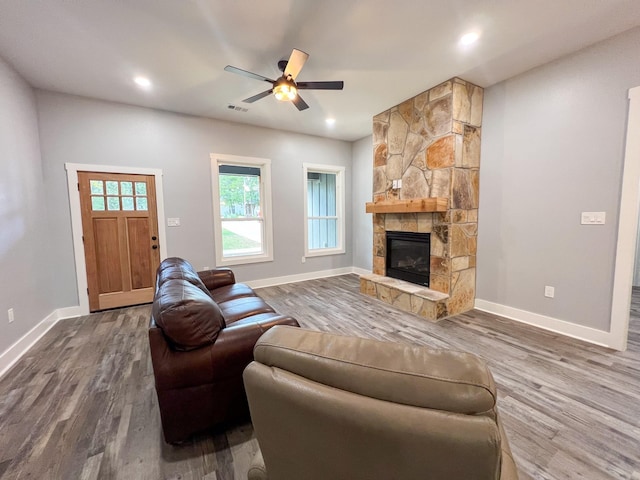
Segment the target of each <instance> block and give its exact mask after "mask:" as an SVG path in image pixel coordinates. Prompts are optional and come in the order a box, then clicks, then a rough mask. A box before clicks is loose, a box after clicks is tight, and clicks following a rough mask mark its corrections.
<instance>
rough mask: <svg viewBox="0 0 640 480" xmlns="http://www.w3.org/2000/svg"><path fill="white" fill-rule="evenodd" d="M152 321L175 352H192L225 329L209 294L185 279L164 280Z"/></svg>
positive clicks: (211, 340)
mask: <svg viewBox="0 0 640 480" xmlns="http://www.w3.org/2000/svg"><path fill="white" fill-rule="evenodd" d="M152 315H153V319H154V320H155V322H156V324H157V325H158V327H160V328H161V329H162V332H163V333H164V335H165V336H166V337H167V339H168V340H169V342H170V343H171V345H172V346H173V347H174V348H175V349H176V350H184V351H187V350H194V349H196V348H199V347H202V346H204V345H208V344H212V343H213V342H215V341H216V338H217V337H218V333H219V332H220V330H221V329H223V328H224V327H225V322H224V318H223V316H222V312H221V311H220V308H219V307H218V305H217V304H216V303H215V302H214V301H213V299H212V298H211V296H210V295H208V294H207V293H205V292H203V291H202V289H200V288H199V287H197V286H195V285H193V284H192V283H191V282H190V281H188V280H185V279H167V280H165V281H164V282H163V283H162V285H161V286H160V288H159V289H158V291H157V292H156V298H155V300H154V302H153V308H152Z"/></svg>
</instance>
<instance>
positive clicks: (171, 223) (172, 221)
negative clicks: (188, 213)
mask: <svg viewBox="0 0 640 480" xmlns="http://www.w3.org/2000/svg"><path fill="white" fill-rule="evenodd" d="M167 226H168V227H179V226H180V219H179V218H167Z"/></svg>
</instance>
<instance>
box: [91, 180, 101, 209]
mask: <svg viewBox="0 0 640 480" xmlns="http://www.w3.org/2000/svg"><path fill="white" fill-rule="evenodd" d="M89 185H90V186H91V195H104V184H103V183H102V180H91V181H89ZM103 210H104V209H103Z"/></svg>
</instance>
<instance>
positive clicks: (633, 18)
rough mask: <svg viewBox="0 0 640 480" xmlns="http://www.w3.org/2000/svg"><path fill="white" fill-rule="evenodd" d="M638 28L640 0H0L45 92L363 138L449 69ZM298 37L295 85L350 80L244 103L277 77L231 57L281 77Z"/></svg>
mask: <svg viewBox="0 0 640 480" xmlns="http://www.w3.org/2000/svg"><path fill="white" fill-rule="evenodd" d="M637 25H640V1H639V0H535V1H532V0H395V1H391V0H360V1H357V2H356V1H350V0H340V1H338V0H269V1H264V0H127V1H124V0H118V1H117V0H2V1H0V57H2V58H4V59H5V60H6V61H8V62H9V63H10V64H11V65H12V66H13V67H14V68H15V69H16V70H17V71H18V72H19V73H20V74H21V75H22V76H23V77H24V78H25V79H26V80H27V81H28V82H29V83H30V84H31V85H33V86H34V87H37V88H42V89H46V90H52V91H56V92H65V93H71V94H76V95H83V96H87V97H94V98H99V99H104V100H110V101H116V102H123V103H128V104H132V105H141V106H146V107H153V108H159V109H164V110H170V111H174V112H181V113H186V114H193V115H199V116H205V117H211V118H218V119H223V120H228V121H234V122H241V123H247V124H253V125H261V126H265V127H272V128H278V129H284V130H290V131H295V132H302V133H308V134H313V135H320V136H325V137H332V138H337V139H343V140H356V139H359V138H362V137H364V136H366V135H369V134H370V133H371V117H372V116H373V115H375V114H377V113H379V112H381V111H383V110H386V109H387V108H389V107H391V106H393V105H396V104H398V103H400V102H402V101H403V100H405V99H407V98H410V97H412V96H414V95H416V94H418V93H420V92H422V91H424V90H426V89H428V88H430V87H432V86H434V85H436V84H438V83H440V82H442V81H444V80H446V79H448V78H451V77H453V76H459V77H462V78H464V79H465V80H468V81H471V82H473V83H476V84H478V85H480V86H484V87H486V86H489V85H491V84H494V83H496V82H498V81H501V80H504V79H506V78H509V77H511V76H513V75H516V74H518V73H521V72H523V71H525V70H528V69H530V68H532V67H535V66H537V65H541V64H543V63H546V62H548V61H550V60H553V59H555V58H558V57H560V56H562V55H565V54H567V53H570V52H573V51H576V50H578V49H580V48H582V47H585V46H587V45H590V44H593V43H595V42H597V41H600V40H602V39H605V38H608V37H611V36H613V35H615V34H617V33H620V32H623V31H625V30H628V29H630V28H632V27H634V26H637ZM469 30H477V31H480V32H481V38H480V40H479V42H478V43H477V44H475V45H474V46H473V47H471V48H467V49H462V48H460V47H459V46H458V43H457V42H458V39H459V37H460V36H461V35H462V34H463V33H465V32H467V31H469ZM294 47H295V48H298V49H300V50H303V51H305V52H307V53H309V54H310V58H309V60H308V61H307V63H306V65H305V66H304V68H303V69H302V72H301V73H300V75H299V76H298V78H297V80H298V81H322V80H344V82H345V88H344V90H343V91H304V92H303V98H304V100H305V101H306V102H307V103H308V104H309V106H310V108H309V109H308V110H305V111H302V112H299V111H298V110H296V108H295V107H294V106H293V105H289V104H288V103H285V102H278V101H277V100H275V98H273V97H272V96H269V97H266V98H264V99H262V100H260V101H258V102H256V103H254V104H243V103H241V100H242V99H243V98H246V97H249V96H251V95H254V94H256V93H259V92H261V91H263V90H265V89H266V88H268V87H269V85H268V84H266V86H265V83H264V82H259V81H257V80H252V79H248V78H244V77H240V76H238V75H234V74H232V73H228V72H225V71H224V70H223V68H224V67H225V65H227V64H230V65H234V66H236V67H239V68H242V69H244V70H249V71H252V72H255V73H258V74H261V75H265V76H267V77H270V78H277V77H278V76H279V73H280V72H279V71H278V69H277V65H276V64H277V61H278V60H280V59H285V58H288V57H289V54H290V53H291V50H292V48H294ZM134 75H146V76H148V77H149V78H150V79H151V81H152V82H153V85H154V86H153V88H152V89H151V90H149V91H143V90H141V89H139V88H138V87H136V86H135V85H134V84H133V82H132V78H133V76H134ZM229 104H233V105H239V106H242V107H245V108H248V109H249V110H248V112H238V111H235V110H230V109H229V108H228V105H229ZM329 116H331V117H334V118H335V119H336V123H335V126H334V127H332V128H330V127H328V126H327V125H326V124H325V121H324V120H325V118H326V117H329Z"/></svg>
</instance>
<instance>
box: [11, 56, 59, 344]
mask: <svg viewBox="0 0 640 480" xmlns="http://www.w3.org/2000/svg"><path fill="white" fill-rule="evenodd" d="M0 171H1V172H2V174H1V175H0V224H1V225H2V228H0V354H1V353H2V352H4V351H6V350H7V349H8V348H9V347H10V346H11V345H13V344H14V343H15V342H17V341H18V340H19V339H20V338H21V337H22V336H23V335H25V334H26V333H27V332H29V330H31V329H32V328H33V327H35V326H36V325H37V324H38V323H39V322H40V321H42V320H43V319H44V318H45V317H47V316H48V315H49V314H51V313H52V311H53V310H54V309H55V308H56V305H55V301H54V299H53V297H52V295H51V292H50V290H49V287H50V286H51V283H52V280H53V279H52V272H53V262H52V259H51V256H50V255H49V251H48V242H47V239H48V232H49V229H48V223H47V211H48V202H47V199H46V197H45V190H44V178H43V173H42V164H41V158H40V141H39V138H38V120H37V110H36V98H35V94H34V92H33V90H32V89H31V87H30V86H29V85H28V84H27V83H26V82H25V81H24V80H23V79H22V78H21V77H20V76H19V75H18V74H17V73H16V72H15V71H14V70H13V68H12V67H11V66H9V65H8V64H7V63H6V62H4V61H3V60H2V59H0ZM10 308H12V309H13V312H14V319H15V320H14V321H13V322H12V323H8V314H7V311H8V310H9V309H10Z"/></svg>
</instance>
